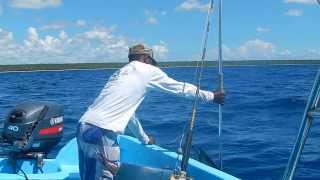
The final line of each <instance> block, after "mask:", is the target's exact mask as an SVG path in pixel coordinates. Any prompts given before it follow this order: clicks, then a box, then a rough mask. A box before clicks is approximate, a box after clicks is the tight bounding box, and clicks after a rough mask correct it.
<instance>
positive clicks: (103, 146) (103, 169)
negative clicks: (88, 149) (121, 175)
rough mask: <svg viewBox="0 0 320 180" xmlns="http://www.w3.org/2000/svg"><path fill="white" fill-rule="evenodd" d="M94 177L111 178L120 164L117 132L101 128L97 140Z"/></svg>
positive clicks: (111, 179) (108, 179) (110, 179)
mask: <svg viewBox="0 0 320 180" xmlns="http://www.w3.org/2000/svg"><path fill="white" fill-rule="evenodd" d="M99 143H100V144H99V149H98V151H99V153H98V159H99V160H98V162H97V166H96V172H97V173H96V179H107V180H113V178H114V176H115V174H116V173H117V171H118V168H119V166H120V162H119V161H120V148H119V145H118V143H117V134H116V133H114V132H111V131H107V130H103V136H102V138H101V140H100V142H99Z"/></svg>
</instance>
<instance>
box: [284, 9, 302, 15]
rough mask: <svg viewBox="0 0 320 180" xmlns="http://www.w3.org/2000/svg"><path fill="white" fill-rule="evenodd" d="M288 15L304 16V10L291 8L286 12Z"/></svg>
mask: <svg viewBox="0 0 320 180" xmlns="http://www.w3.org/2000/svg"><path fill="white" fill-rule="evenodd" d="M284 15H286V16H302V15H303V10H301V9H289V10H288V11H287V12H285V13H284Z"/></svg>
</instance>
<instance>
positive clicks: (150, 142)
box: [148, 136, 156, 145]
mask: <svg viewBox="0 0 320 180" xmlns="http://www.w3.org/2000/svg"><path fill="white" fill-rule="evenodd" d="M148 137H149V142H148V145H151V144H156V140H155V139H154V138H153V137H152V136H148Z"/></svg>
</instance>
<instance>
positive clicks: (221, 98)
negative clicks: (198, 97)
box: [213, 91, 225, 105]
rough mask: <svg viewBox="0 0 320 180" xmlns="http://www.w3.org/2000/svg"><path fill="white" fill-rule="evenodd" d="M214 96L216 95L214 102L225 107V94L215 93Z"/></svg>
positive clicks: (221, 92)
mask: <svg viewBox="0 0 320 180" xmlns="http://www.w3.org/2000/svg"><path fill="white" fill-rule="evenodd" d="M213 94H214V99H213V102H215V103H217V104H221V105H223V104H224V97H225V93H224V92H223V91H214V92H213Z"/></svg>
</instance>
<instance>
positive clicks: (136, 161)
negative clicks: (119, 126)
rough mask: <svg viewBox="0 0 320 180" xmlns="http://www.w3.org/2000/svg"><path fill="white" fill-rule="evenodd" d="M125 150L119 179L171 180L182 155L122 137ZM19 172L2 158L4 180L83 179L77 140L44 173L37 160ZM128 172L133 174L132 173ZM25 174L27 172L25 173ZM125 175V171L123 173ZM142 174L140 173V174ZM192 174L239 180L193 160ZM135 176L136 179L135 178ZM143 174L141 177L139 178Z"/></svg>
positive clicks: (21, 164)
mask: <svg viewBox="0 0 320 180" xmlns="http://www.w3.org/2000/svg"><path fill="white" fill-rule="evenodd" d="M118 140H119V144H120V148H121V163H124V164H126V167H129V168H126V169H125V170H124V171H125V172H122V173H121V174H122V175H120V176H121V177H119V178H118V179H128V178H127V177H130V179H141V177H144V179H148V178H147V177H148V176H149V177H152V178H150V179H156V178H154V177H157V176H160V177H159V179H168V177H169V176H170V175H171V174H170V173H171V172H172V171H171V169H174V168H175V164H176V160H177V157H178V154H177V153H175V152H171V151H169V150H167V149H164V148H161V147H159V146H157V145H143V144H141V143H140V142H139V141H138V140H137V139H136V138H133V137H130V136H126V135H121V136H119V137H118ZM17 165H18V166H19V170H18V172H16V171H15V170H14V169H13V168H12V166H11V164H10V162H9V159H8V158H0V179H3V180H19V179H21V180H25V179H39V180H40V179H41V180H49V179H50V180H54V179H80V176H79V170H78V151H77V142H76V139H72V140H71V141H70V142H69V143H67V145H66V146H64V147H63V148H62V149H61V150H60V152H59V153H58V155H57V156H56V158H55V159H44V160H43V167H42V172H41V171H40V170H37V167H36V160H35V159H20V160H18V162H17ZM127 170H130V171H131V173H130V172H128V171H127ZM22 171H23V172H22ZM119 171H122V170H119ZM139 171H140V173H138V172H139ZM188 173H189V174H190V176H192V177H196V178H195V179H201V180H214V179H219V180H221V179H228V180H238V178H236V177H234V176H232V175H229V174H227V173H225V172H222V171H220V170H218V169H215V168H212V167H209V166H207V165H205V164H203V163H201V162H199V161H196V160H193V159H190V161H189V168H188ZM133 174H134V175H133ZM139 174H140V175H139Z"/></svg>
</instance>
